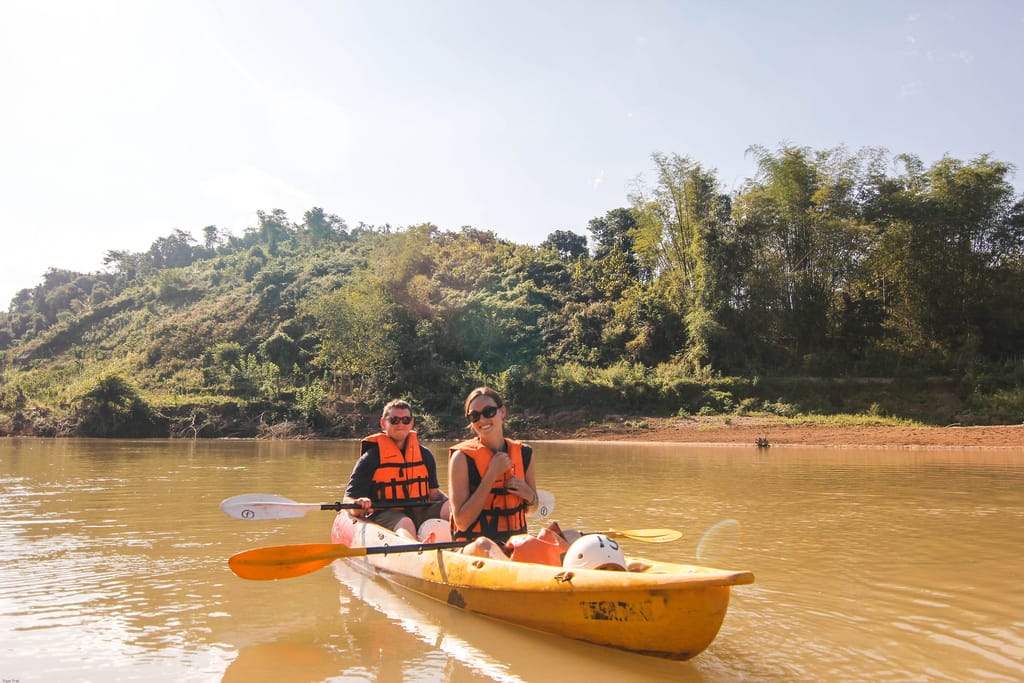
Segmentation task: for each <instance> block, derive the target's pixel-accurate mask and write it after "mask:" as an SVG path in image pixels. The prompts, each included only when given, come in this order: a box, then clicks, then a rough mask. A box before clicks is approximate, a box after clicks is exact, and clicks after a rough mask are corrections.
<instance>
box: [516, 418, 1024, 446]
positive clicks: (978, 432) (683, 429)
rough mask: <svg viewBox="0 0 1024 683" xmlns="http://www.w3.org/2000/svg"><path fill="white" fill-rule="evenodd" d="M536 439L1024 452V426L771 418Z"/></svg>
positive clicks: (584, 430) (594, 428)
mask: <svg viewBox="0 0 1024 683" xmlns="http://www.w3.org/2000/svg"><path fill="white" fill-rule="evenodd" d="M533 438H535V439H538V438H572V439H593V440H599V441H664V442H672V443H708V444H737V445H750V446H754V445H756V444H757V443H758V440H760V439H765V440H766V442H767V443H768V444H769V445H770V446H784V447H798V446H830V447H865V446H868V447H894V448H1019V449H1024V425H1015V426H999V427H960V426H949V427H917V428H903V427H874V426H869V427H821V426H816V425H806V426H804V425H789V424H779V423H776V422H773V421H772V420H771V419H769V418H742V417H731V418H724V417H701V418H667V419H662V418H635V419H627V420H623V421H621V422H619V421H614V422H609V423H606V424H601V425H589V426H586V427H580V428H579V429H577V430H576V431H575V432H574V433H573V434H571V435H554V434H550V435H534V437H533Z"/></svg>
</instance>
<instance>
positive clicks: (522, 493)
mask: <svg viewBox="0 0 1024 683" xmlns="http://www.w3.org/2000/svg"><path fill="white" fill-rule="evenodd" d="M505 488H506V489H508V490H509V492H511V493H514V494H516V495H517V496H519V497H520V498H522V499H523V500H525V501H526V502H527V503H532V502H533V501H534V500H535V499H536V497H537V492H536V491H534V490H533V489H532V488H531V487H530V485H529V484H528V483H526V480H525V479H522V478H520V477H509V480H508V483H507V484H505Z"/></svg>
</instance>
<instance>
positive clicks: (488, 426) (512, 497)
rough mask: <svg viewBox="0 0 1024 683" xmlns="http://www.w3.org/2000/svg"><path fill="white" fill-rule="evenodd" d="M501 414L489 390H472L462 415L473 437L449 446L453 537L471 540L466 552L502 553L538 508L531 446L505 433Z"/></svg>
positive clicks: (501, 406) (501, 407)
mask: <svg viewBox="0 0 1024 683" xmlns="http://www.w3.org/2000/svg"><path fill="white" fill-rule="evenodd" d="M506 413H507V410H506V408H505V402H504V401H503V400H502V398H501V395H500V394H498V392H496V391H495V390H494V389H491V388H490V387H477V388H476V389H473V391H471V392H469V396H467V397H466V403H465V415H466V418H467V419H469V426H470V428H471V429H472V430H473V432H474V433H475V434H476V436H475V437H474V438H472V439H468V440H466V441H463V442H461V443H458V444H456V445H454V446H452V447H451V448H450V449H448V453H449V457H448V495H449V497H450V499H451V511H452V537H453V538H454V539H455V540H469V541H475V543H473V544H471V545H469V546H467V548H466V550H464V552H466V553H470V554H480V555H490V556H492V557H498V556H500V557H503V558H504V557H506V555H505V552H504V551H503V550H502V548H503V547H504V546H505V544H506V543H507V542H508V540H509V539H510V538H511V537H512V536H515V535H517V534H525V533H526V514H527V512H530V511H532V510H535V509H536V508H537V503H538V498H537V479H536V468H535V467H534V459H533V448H531V447H530V446H529V445H527V444H525V443H522V442H520V441H516V440H515V439H509V438H506V437H505V434H504V423H505V415H506Z"/></svg>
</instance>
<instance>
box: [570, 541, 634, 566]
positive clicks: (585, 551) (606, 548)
mask: <svg viewBox="0 0 1024 683" xmlns="http://www.w3.org/2000/svg"><path fill="white" fill-rule="evenodd" d="M562 566H563V567H565V568H566V569H615V570H618V571H623V572H624V571H626V558H625V557H623V555H622V549H621V548H619V544H618V543H616V542H615V541H613V540H612V539H610V538H608V537H607V536H605V535H604V534H584V535H583V536H580V537H579V538H578V539H576V540H575V541H573V544H572V545H571V546H569V549H568V550H567V551H565V560H563V561H562Z"/></svg>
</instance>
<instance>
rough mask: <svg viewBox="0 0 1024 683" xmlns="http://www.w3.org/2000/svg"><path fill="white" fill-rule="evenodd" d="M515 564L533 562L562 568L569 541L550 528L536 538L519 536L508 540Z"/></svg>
mask: <svg viewBox="0 0 1024 683" xmlns="http://www.w3.org/2000/svg"><path fill="white" fill-rule="evenodd" d="M508 545H509V546H511V548H512V556H511V558H512V561H513V562H533V563H534V564H549V565H551V566H554V567H561V566H562V560H563V559H564V558H565V553H566V551H567V550H569V541H567V540H565V538H564V537H563V536H562V535H561V534H559V533H558V532H556V531H554V530H553V529H551V528H550V527H545V528H543V529H541V530H540V531H539V532H538V533H537V535H536V536H531V535H530V534H518V535H516V536H513V537H512V538H510V539H508Z"/></svg>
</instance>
